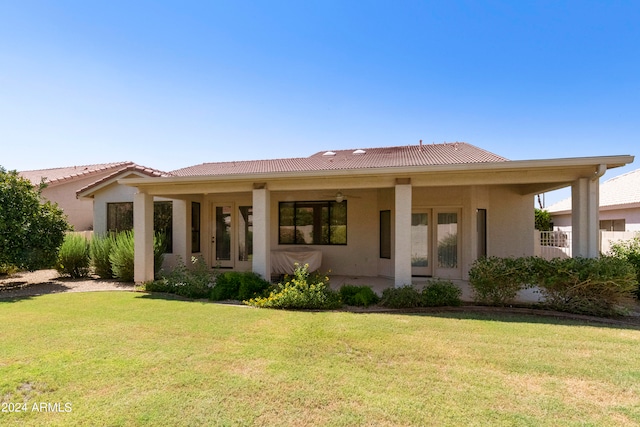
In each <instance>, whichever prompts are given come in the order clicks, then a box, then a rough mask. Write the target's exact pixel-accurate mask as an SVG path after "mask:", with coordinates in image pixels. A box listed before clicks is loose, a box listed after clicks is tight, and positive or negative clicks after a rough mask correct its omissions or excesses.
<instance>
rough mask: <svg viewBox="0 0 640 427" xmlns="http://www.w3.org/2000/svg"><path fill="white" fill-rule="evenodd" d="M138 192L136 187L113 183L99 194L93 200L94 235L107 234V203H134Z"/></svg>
mask: <svg viewBox="0 0 640 427" xmlns="http://www.w3.org/2000/svg"><path fill="white" fill-rule="evenodd" d="M137 191H138V190H137V189H136V188H134V187H127V186H126V185H118V184H117V183H113V184H111V185H109V186H107V187H105V188H103V189H101V190H100V191H99V192H97V193H96V194H95V196H94V199H93V211H94V212H93V217H94V221H95V222H94V224H93V230H94V233H95V234H105V233H106V232H107V203H121V202H133V196H134V194H135V193H136V192H137Z"/></svg>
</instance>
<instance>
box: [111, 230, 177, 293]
mask: <svg viewBox="0 0 640 427" xmlns="http://www.w3.org/2000/svg"><path fill="white" fill-rule="evenodd" d="M165 242H166V238H165V237H164V234H161V233H156V234H155V235H154V236H153V271H154V273H155V275H156V276H157V275H158V274H159V272H160V269H161V267H162V261H163V260H164V250H165V249H164V248H165ZM134 246H135V245H134V238H133V231H121V232H120V233H118V234H116V236H115V238H114V243H113V246H112V249H111V252H110V254H109V261H110V262H111V270H112V271H113V277H115V278H116V279H118V280H122V281H123V282H133V280H134V264H135V258H134Z"/></svg>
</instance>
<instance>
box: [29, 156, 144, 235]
mask: <svg viewBox="0 0 640 427" xmlns="http://www.w3.org/2000/svg"><path fill="white" fill-rule="evenodd" d="M132 165H134V163H132V162H117V163H101V164H95V165H83V166H69V167H61V168H53V169H39V170H30V171H22V172H19V173H20V175H21V176H22V177H24V178H27V179H28V180H29V181H31V182H32V183H33V184H34V185H39V184H40V183H41V182H44V183H45V184H46V185H47V186H46V188H45V189H44V190H43V191H42V196H43V198H44V199H46V200H49V201H51V202H52V203H57V204H58V206H60V208H62V210H63V211H64V213H65V214H66V215H67V220H68V221H69V224H71V225H72V226H73V228H74V230H76V231H86V230H92V229H93V221H94V218H93V203H91V200H87V199H78V198H77V197H76V191H78V189H80V188H83V187H85V186H87V185H89V184H91V183H93V182H95V181H97V180H101V179H103V178H105V177H107V176H110V175H112V174H113V173H114V172H117V171H120V170H123V169H126V168H129V167H131V166H132Z"/></svg>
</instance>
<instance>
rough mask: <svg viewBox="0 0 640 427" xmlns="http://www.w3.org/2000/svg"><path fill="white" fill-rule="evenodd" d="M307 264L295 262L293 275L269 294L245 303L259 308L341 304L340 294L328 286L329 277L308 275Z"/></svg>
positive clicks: (324, 307)
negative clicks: (301, 264) (302, 264)
mask: <svg viewBox="0 0 640 427" xmlns="http://www.w3.org/2000/svg"><path fill="white" fill-rule="evenodd" d="M308 270H309V264H305V265H304V266H300V265H299V264H296V269H295V271H294V273H293V277H291V278H288V280H287V281H286V282H284V283H280V284H278V285H276V286H275V287H274V289H273V290H272V291H271V292H270V294H269V296H266V297H258V298H252V299H250V300H247V301H244V303H245V304H247V305H251V306H254V307H261V308H307V309H330V308H337V307H340V306H341V305H342V302H341V301H340V296H339V295H338V294H337V293H336V292H333V291H332V290H331V289H330V288H329V285H328V284H329V278H328V277H321V276H318V275H315V276H312V277H309V271H308Z"/></svg>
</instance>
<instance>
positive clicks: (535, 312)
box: [385, 305, 640, 330]
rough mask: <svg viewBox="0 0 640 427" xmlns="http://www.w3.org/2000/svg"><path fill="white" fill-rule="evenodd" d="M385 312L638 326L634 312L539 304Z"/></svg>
mask: <svg viewBox="0 0 640 427" xmlns="http://www.w3.org/2000/svg"><path fill="white" fill-rule="evenodd" d="M385 313H387V314H406V315H410V316H428V317H438V318H447V319H457V320H486V321H493V322H505V323H536V324H549V325H566V326H598V327H608V328H614V329H638V330H640V318H639V317H636V316H628V317H623V316H620V317H598V316H588V315H583V314H574V313H566V312H561V311H554V310H546V309H540V308H518V307H488V306H474V305H467V306H461V307H433V308H427V309H416V310H412V311H404V310H398V311H397V312H396V313H393V312H390V311H387V312H385Z"/></svg>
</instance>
